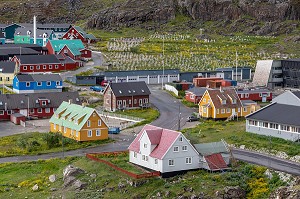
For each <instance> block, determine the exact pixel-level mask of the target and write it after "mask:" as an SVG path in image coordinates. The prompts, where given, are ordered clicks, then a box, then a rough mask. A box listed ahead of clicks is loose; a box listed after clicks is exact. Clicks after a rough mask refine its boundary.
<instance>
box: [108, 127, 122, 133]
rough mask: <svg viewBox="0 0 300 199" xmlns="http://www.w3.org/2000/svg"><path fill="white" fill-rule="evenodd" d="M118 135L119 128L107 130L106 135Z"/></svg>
mask: <svg viewBox="0 0 300 199" xmlns="http://www.w3.org/2000/svg"><path fill="white" fill-rule="evenodd" d="M119 133H120V127H110V128H109V129H108V134H119Z"/></svg>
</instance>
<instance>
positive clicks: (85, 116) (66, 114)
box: [49, 102, 108, 141]
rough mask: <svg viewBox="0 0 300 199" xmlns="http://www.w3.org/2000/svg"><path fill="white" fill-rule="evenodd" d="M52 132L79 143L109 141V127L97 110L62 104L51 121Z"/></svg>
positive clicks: (66, 103)
mask: <svg viewBox="0 0 300 199" xmlns="http://www.w3.org/2000/svg"><path fill="white" fill-rule="evenodd" d="M49 122H50V131H51V132H59V133H61V134H62V135H63V136H65V137H68V138H72V139H74V140H77V141H91V140H104V139H108V126H107V124H106V123H105V122H104V121H103V119H102V118H101V117H100V115H99V114H98V113H97V111H96V110H95V109H92V108H89V107H85V106H80V105H77V104H71V103H68V102H62V104H61V105H60V106H59V107H58V108H57V110H56V111H55V112H54V114H53V116H52V117H51V119H50V121H49Z"/></svg>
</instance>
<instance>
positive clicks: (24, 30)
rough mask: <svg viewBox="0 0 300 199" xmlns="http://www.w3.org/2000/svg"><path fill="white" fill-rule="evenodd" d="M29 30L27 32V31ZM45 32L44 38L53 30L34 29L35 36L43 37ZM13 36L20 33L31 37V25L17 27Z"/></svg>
mask: <svg viewBox="0 0 300 199" xmlns="http://www.w3.org/2000/svg"><path fill="white" fill-rule="evenodd" d="M28 31H29V32H28ZM44 34H46V37H45V38H49V37H50V35H51V34H53V30H40V29H37V30H36V36H37V38H43V35H44ZM14 35H15V36H18V35H22V36H26V35H28V36H30V37H33V27H31V28H17V29H16V31H15V34H14Z"/></svg>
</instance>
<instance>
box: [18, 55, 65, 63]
mask: <svg viewBox="0 0 300 199" xmlns="http://www.w3.org/2000/svg"><path fill="white" fill-rule="evenodd" d="M16 57H17V58H18V59H19V60H20V62H21V64H60V61H59V60H58V59H57V58H56V56H55V55H16Z"/></svg>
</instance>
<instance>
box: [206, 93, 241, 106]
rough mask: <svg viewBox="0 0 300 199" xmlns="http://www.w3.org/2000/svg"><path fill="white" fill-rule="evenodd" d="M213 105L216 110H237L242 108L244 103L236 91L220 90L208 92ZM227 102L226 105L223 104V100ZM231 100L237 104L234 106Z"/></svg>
mask: <svg viewBox="0 0 300 199" xmlns="http://www.w3.org/2000/svg"><path fill="white" fill-rule="evenodd" d="M206 92H208V94H209V96H210V98H211V100H212V103H213V104H214V106H215V108H216V109H220V108H237V107H242V106H243V105H242V103H241V101H240V99H239V97H238V95H237V93H236V91H235V90H234V89H224V90H222V91H220V89H215V90H207V91H206ZM220 99H222V100H226V104H222V103H221V100H220ZM231 99H236V103H235V104H232V103H231Z"/></svg>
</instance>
